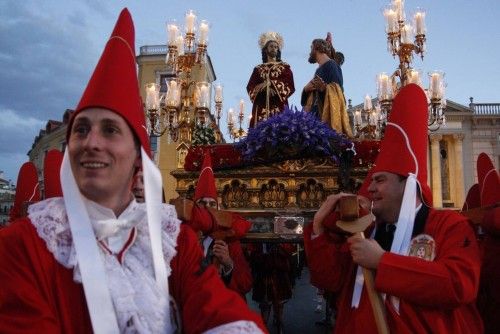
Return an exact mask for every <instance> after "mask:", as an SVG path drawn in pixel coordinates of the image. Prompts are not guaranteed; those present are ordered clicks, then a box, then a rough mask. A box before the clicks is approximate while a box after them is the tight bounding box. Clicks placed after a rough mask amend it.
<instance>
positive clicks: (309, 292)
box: [247, 267, 332, 334]
mask: <svg viewBox="0 0 500 334" xmlns="http://www.w3.org/2000/svg"><path fill="white" fill-rule="evenodd" d="M247 301H248V303H249V305H250V307H251V308H252V309H253V310H255V311H256V312H258V313H260V311H259V306H258V305H257V304H256V303H255V302H254V301H252V293H251V292H250V293H249V294H247ZM316 305H317V302H316V288H315V287H313V286H312V285H311V284H310V283H309V271H308V268H307V267H305V268H304V270H303V271H302V276H301V278H299V279H297V281H296V282H295V288H294V290H293V297H292V299H291V300H289V301H288V302H287V303H286V304H285V311H284V323H285V325H284V332H283V333H284V334H331V333H332V328H331V327H330V328H327V327H325V326H321V325H317V324H316V322H319V321H321V320H322V319H324V317H325V303H324V302H323V309H322V310H323V311H322V312H321V313H316V312H315V309H316ZM269 318H270V319H269V323H268V324H267V325H268V328H269V331H270V333H271V334H276V333H277V331H276V329H275V328H274V326H273V324H272V314H271V316H270V317H269Z"/></svg>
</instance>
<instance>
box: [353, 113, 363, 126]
mask: <svg viewBox="0 0 500 334" xmlns="http://www.w3.org/2000/svg"><path fill="white" fill-rule="evenodd" d="M361 122H362V119H361V111H359V110H356V112H355V113H354V124H355V125H361Z"/></svg>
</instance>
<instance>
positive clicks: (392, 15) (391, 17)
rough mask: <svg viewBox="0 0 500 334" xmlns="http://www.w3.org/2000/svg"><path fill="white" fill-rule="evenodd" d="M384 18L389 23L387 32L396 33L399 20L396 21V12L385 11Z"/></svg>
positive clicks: (389, 9)
mask: <svg viewBox="0 0 500 334" xmlns="http://www.w3.org/2000/svg"><path fill="white" fill-rule="evenodd" d="M384 16H385V19H386V22H387V32H396V30H397V22H398V21H397V19H396V12H395V11H394V10H393V9H391V8H388V9H386V10H384Z"/></svg>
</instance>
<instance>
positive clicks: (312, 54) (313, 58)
mask: <svg viewBox="0 0 500 334" xmlns="http://www.w3.org/2000/svg"><path fill="white" fill-rule="evenodd" d="M308 61H309V63H311V64H315V63H316V62H317V61H318V60H317V59H316V50H315V49H314V45H313V44H311V52H310V53H309V59H308Z"/></svg>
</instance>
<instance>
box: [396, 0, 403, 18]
mask: <svg viewBox="0 0 500 334" xmlns="http://www.w3.org/2000/svg"><path fill="white" fill-rule="evenodd" d="M393 6H394V9H395V11H396V14H397V18H398V21H404V19H405V10H404V2H403V0H394V2H393Z"/></svg>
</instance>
